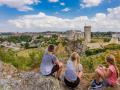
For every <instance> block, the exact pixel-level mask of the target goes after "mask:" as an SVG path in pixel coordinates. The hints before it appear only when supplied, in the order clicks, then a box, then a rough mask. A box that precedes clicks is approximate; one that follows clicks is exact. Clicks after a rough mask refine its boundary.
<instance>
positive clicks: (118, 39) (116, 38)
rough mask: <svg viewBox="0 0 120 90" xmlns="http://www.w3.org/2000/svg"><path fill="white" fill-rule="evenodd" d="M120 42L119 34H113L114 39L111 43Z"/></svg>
mask: <svg viewBox="0 0 120 90" xmlns="http://www.w3.org/2000/svg"><path fill="white" fill-rule="evenodd" d="M119 41H120V34H119V33H114V34H112V39H111V41H110V43H115V44H118V43H119Z"/></svg>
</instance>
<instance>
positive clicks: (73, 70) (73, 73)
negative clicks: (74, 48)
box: [64, 52, 83, 88]
mask: <svg viewBox="0 0 120 90" xmlns="http://www.w3.org/2000/svg"><path fill="white" fill-rule="evenodd" d="M82 69H83V68H82V65H81V64H80V56H79V54H78V53H77V52H73V53H72V55H71V57H70V59H69V60H68V61H67V65H66V70H65V75H64V82H65V84H66V85H67V86H68V87H71V88H75V87H77V86H78V84H79V83H80V79H81V77H82V74H83V72H82Z"/></svg>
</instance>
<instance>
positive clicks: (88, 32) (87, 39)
mask: <svg viewBox="0 0 120 90" xmlns="http://www.w3.org/2000/svg"><path fill="white" fill-rule="evenodd" d="M84 34H85V35H84V39H85V42H86V43H90V42H91V26H84Z"/></svg>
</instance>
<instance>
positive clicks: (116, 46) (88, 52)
mask: <svg viewBox="0 0 120 90" xmlns="http://www.w3.org/2000/svg"><path fill="white" fill-rule="evenodd" d="M107 50H120V45H119V44H109V45H106V46H105V47H104V48H97V49H89V50H86V52H85V54H86V55H87V56H90V55H96V54H99V53H102V52H105V51H107Z"/></svg>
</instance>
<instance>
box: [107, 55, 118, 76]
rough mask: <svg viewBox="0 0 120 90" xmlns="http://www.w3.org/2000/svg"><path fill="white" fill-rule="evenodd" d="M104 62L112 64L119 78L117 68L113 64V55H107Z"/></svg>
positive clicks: (114, 63)
mask: <svg viewBox="0 0 120 90" xmlns="http://www.w3.org/2000/svg"><path fill="white" fill-rule="evenodd" d="M106 61H107V62H109V63H110V64H112V65H113V66H114V67H115V70H116V73H117V77H119V70H118V67H117V65H116V62H115V56H114V55H107V56H106Z"/></svg>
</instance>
